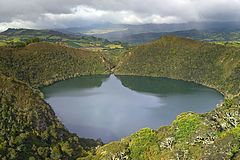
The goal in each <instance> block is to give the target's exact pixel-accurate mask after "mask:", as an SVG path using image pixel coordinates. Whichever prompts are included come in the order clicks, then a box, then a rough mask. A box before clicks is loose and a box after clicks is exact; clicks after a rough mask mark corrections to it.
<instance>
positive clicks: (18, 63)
mask: <svg viewBox="0 0 240 160" xmlns="http://www.w3.org/2000/svg"><path fill="white" fill-rule="evenodd" d="M0 72H2V73H3V74H4V75H6V76H11V77H16V78H17V79H19V80H21V81H24V82H26V83H29V84H30V85H32V86H39V85H48V84H50V83H52V82H54V81H56V80H62V79H66V78H69V77H74V76H79V75H89V74H106V73H109V66H108V63H107V62H105V60H104V57H103V56H101V55H100V54H98V53H95V52H91V51H87V50H83V49H74V48H69V47H64V46H60V45H57V44H50V43H45V42H42V43H34V44H30V45H28V46H26V47H24V48H19V49H12V48H5V47H2V48H1V49H0Z"/></svg>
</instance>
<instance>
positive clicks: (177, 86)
mask: <svg viewBox="0 0 240 160" xmlns="http://www.w3.org/2000/svg"><path fill="white" fill-rule="evenodd" d="M42 91H43V92H44V94H45V96H46V101H47V102H48V103H49V104H50V105H51V106H52V107H53V109H54V111H55V113H56V114H57V116H58V117H59V119H60V120H61V121H62V122H63V124H64V125H65V126H66V127H67V128H68V129H69V130H70V131H71V132H74V133H77V134H78V135H79V136H80V137H85V138H94V139H97V138H101V139H102V140H103V141H104V142H109V141H112V140H117V139H120V138H122V137H124V136H127V135H129V134H131V133H134V132H135V131H137V130H139V129H140V128H144V127H150V128H153V129H157V128H159V127H160V126H162V125H169V124H171V122H172V121H173V120H174V119H175V118H176V116H177V115H178V114H180V113H181V112H186V111H194V112H198V113H204V112H207V111H210V110H212V109H213V108H214V107H215V106H216V105H217V104H218V103H220V102H221V101H222V100H223V96H222V95H221V94H220V93H218V92H217V91H215V90H213V89H210V88H207V87H204V86H201V85H197V84H194V83H191V82H184V81H178V80H171V79H166V78H150V77H136V76H118V77H115V76H114V75H111V76H82V77H80V78H75V79H70V80H65V81H62V82H59V83H56V84H54V85H51V86H48V87H45V88H43V89H42Z"/></svg>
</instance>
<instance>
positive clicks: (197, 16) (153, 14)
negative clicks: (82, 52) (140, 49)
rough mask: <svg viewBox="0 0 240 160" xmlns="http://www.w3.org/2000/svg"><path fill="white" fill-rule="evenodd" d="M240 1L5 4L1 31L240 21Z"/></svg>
mask: <svg viewBox="0 0 240 160" xmlns="http://www.w3.org/2000/svg"><path fill="white" fill-rule="evenodd" d="M239 11H240V0H231V1H229V0H144V1H140V0H2V1H0V15H1V16H0V30H3V29H5V28H7V27H21V26H22V27H34V28H51V27H69V26H78V25H81V24H82V23H102V22H112V23H128V24H139V23H140V24H142V23H178V22H190V21H191V22H192V21H239V17H240V12H239Z"/></svg>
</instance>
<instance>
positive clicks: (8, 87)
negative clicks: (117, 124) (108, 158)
mask: <svg viewBox="0 0 240 160" xmlns="http://www.w3.org/2000/svg"><path fill="white" fill-rule="evenodd" d="M0 106H1V107H0V113H1V114H0V128H1V130H0V159H14V160H15V159H31V160H34V159H66V160H67V159H76V158H78V157H84V156H87V155H88V154H91V153H90V151H91V150H92V149H93V148H94V147H96V146H98V145H101V143H100V142H97V141H93V140H87V139H86V140H84V139H80V138H79V137H78V136H77V135H75V134H71V133H69V132H68V131H67V130H66V129H65V128H64V126H63V125H62V123H61V122H59V120H58V119H57V117H56V116H55V114H54V112H53V110H52V109H51V107H50V106H49V105H47V104H46V103H45V102H44V100H43V98H42V95H41V94H40V93H39V92H38V91H35V90H33V89H32V88H31V87H30V86H29V85H27V84H25V83H22V82H20V81H18V80H15V79H13V78H9V77H6V76H3V75H0Z"/></svg>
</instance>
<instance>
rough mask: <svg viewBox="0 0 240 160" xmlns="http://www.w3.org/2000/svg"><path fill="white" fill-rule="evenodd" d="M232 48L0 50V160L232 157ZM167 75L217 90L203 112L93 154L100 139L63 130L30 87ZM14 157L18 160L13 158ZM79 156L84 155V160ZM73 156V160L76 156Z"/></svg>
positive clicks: (238, 68) (235, 129) (236, 69)
mask: <svg viewBox="0 0 240 160" xmlns="http://www.w3.org/2000/svg"><path fill="white" fill-rule="evenodd" d="M239 51H240V48H239V47H238V46H232V45H231V46H229V45H222V44H212V43H205V42H198V41H193V40H190V39H185V38H178V37H172V36H167V37H162V38H161V39H160V40H158V41H155V42H152V43H148V44H144V45H140V46H136V47H133V48H132V49H130V50H129V51H128V52H127V53H126V54H125V55H123V56H122V57H121V59H120V61H119V56H116V55H118V52H116V53H115V55H114V56H113V57H112V55H111V54H110V52H109V53H108V52H107V53H103V52H91V51H89V50H84V49H74V48H69V47H65V46H61V45H57V44H50V43H46V42H42V43H33V44H29V45H27V46H26V47H22V48H6V47H1V48H0V100H1V101H0V105H1V107H0V113H1V114H0V126H1V131H0V133H1V134H0V158H1V159H21V158H22V157H23V159H44V158H46V157H47V159H56V160H58V159H77V158H79V157H81V158H82V159H101V160H102V159H104V160H108V159H109V160H110V159H124V158H125V159H133V160H148V159H149V160H154V159H156V160H159V159H164V160H165V159H214V160H215V159H240V149H239V148H240V141H239V139H240V135H239V133H240V103H239V101H240V97H239V91H240V90H239V89H240V88H239V84H240V54H239ZM112 60H114V62H113V64H116V62H118V61H119V62H118V65H117V66H116V67H115V69H114V70H113V71H114V72H115V73H116V74H118V75H139V76H153V77H169V78H174V79H183V80H187V81H194V82H197V83H201V84H204V85H207V86H210V87H213V88H216V89H218V90H219V91H222V92H223V93H224V94H225V95H226V99H225V101H224V103H223V104H222V105H221V106H218V107H217V108H216V109H215V110H214V111H212V112H209V113H206V114H202V115H199V114H195V113H182V114H181V115H179V116H178V117H177V119H176V120H175V121H174V122H173V123H172V125H171V126H165V127H160V128H159V129H158V130H152V129H149V128H144V129H142V130H140V131H138V132H136V133H134V134H132V135H130V136H128V137H126V138H123V139H122V140H120V141H116V142H112V143H109V144H107V145H104V146H103V147H100V148H98V149H97V150H96V154H95V147H96V146H98V145H101V143H100V142H98V141H94V140H89V139H87V140H86V139H80V138H78V137H77V136H76V135H74V134H71V133H69V132H68V131H67V130H66V129H65V128H64V126H63V125H62V124H61V122H59V121H58V119H57V118H56V116H55V115H54V112H53V111H52V109H51V108H50V106H49V105H47V104H46V103H45V102H44V100H43V95H42V94H41V93H40V92H39V91H38V89H37V87H40V86H42V85H48V84H51V83H53V82H55V81H57V80H63V79H66V78H70V77H74V76H79V75H91V74H107V73H110V69H112V67H114V66H113V64H111V62H110V63H109V62H108V61H112ZM19 157H21V158H19ZM84 157H85V158H84ZM79 159H80V158H79Z"/></svg>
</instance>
